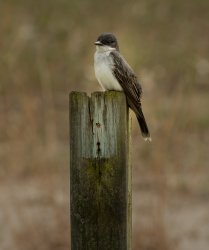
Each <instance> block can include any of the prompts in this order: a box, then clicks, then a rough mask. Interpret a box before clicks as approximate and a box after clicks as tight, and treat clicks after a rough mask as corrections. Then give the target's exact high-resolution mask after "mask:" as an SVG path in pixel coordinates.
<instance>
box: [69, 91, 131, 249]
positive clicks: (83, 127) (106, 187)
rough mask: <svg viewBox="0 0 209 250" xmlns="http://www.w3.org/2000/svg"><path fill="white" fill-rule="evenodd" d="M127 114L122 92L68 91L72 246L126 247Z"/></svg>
mask: <svg viewBox="0 0 209 250" xmlns="http://www.w3.org/2000/svg"><path fill="white" fill-rule="evenodd" d="M128 117H129V116H128V108H127V104H126V98H125V95H124V94H123V93H122V92H116V91H108V92H96V93H93V94H92V95H91V97H88V96H87V95H86V94H85V93H79V92H72V93H71V94H70V149H71V150H70V202H71V250H130V249H131V167H130V159H129V122H128Z"/></svg>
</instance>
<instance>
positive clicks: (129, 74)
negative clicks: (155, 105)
mask: <svg viewBox="0 0 209 250" xmlns="http://www.w3.org/2000/svg"><path fill="white" fill-rule="evenodd" d="M94 44H95V45H96V52H95V54H94V71H95V76H96V79H97V80H98V82H99V84H100V85H101V87H102V88H103V90H105V91H106V90H107V91H108V90H115V91H123V92H124V93H125V96H126V99H127V103H128V106H129V107H130V108H131V109H132V110H133V111H134V113H135V115H136V117H137V120H138V123H139V127H140V129H141V134H142V136H143V138H144V140H145V141H150V142H151V141H152V139H151V135H150V132H149V129H148V126H147V123H146V120H145V117H144V114H143V112H142V105H141V96H142V87H141V85H140V83H139V80H138V78H137V77H136V75H135V73H134V71H133V70H132V68H131V67H130V66H129V64H128V63H127V61H126V60H125V58H124V57H123V56H122V55H121V53H120V50H119V45H118V41H117V38H116V36H115V35H114V34H112V33H102V34H100V35H99V37H98V38H97V40H96V42H94Z"/></svg>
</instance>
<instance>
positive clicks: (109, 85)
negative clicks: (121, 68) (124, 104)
mask: <svg viewBox="0 0 209 250" xmlns="http://www.w3.org/2000/svg"><path fill="white" fill-rule="evenodd" d="M110 52H111V51H103V52H99V51H96V52H95V54H94V70H95V75H96V78H97V80H98V82H99V83H100V85H101V86H102V88H103V89H105V90H116V91H122V90H123V89H122V87H121V86H120V84H119V83H118V81H117V79H116V78H115V76H114V75H113V72H112V67H113V66H114V64H113V59H112V57H111V56H110Z"/></svg>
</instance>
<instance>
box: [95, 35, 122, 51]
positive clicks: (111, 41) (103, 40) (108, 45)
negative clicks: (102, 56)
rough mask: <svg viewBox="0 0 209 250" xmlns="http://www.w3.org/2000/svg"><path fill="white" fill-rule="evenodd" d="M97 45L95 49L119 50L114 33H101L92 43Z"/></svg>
mask: <svg viewBox="0 0 209 250" xmlns="http://www.w3.org/2000/svg"><path fill="white" fill-rule="evenodd" d="M94 44H95V45H96V47H97V50H100V51H108V50H117V51H119V46H118V42H117V39H116V37H115V35H113V34H112V33H102V34H101V35H100V36H99V37H98V38H97V41H96V42H95V43H94Z"/></svg>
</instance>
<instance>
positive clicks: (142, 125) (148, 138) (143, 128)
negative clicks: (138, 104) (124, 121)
mask: <svg viewBox="0 0 209 250" xmlns="http://www.w3.org/2000/svg"><path fill="white" fill-rule="evenodd" d="M137 120H138V122H139V126H140V129H141V133H142V136H143V138H144V140H145V141H149V142H151V141H152V138H151V136H150V132H149V129H148V126H147V123H146V120H145V118H144V114H143V112H142V110H141V109H140V112H139V114H138V115H137Z"/></svg>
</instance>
